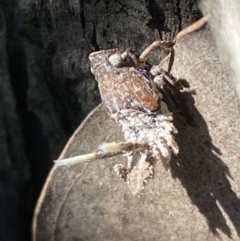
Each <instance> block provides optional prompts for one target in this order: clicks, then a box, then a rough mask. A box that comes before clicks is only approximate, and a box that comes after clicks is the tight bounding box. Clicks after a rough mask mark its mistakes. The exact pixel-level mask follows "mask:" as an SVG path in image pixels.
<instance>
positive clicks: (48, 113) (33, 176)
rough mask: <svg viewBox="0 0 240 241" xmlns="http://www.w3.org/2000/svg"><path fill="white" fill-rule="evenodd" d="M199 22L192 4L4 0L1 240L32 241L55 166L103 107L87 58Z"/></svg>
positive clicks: (0, 23)
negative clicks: (35, 216)
mask: <svg viewBox="0 0 240 241" xmlns="http://www.w3.org/2000/svg"><path fill="white" fill-rule="evenodd" d="M199 16H200V13H199V11H198V10H197V4H196V1H194V0H180V1H179V0H173V1H168V0H164V1H162V0H154V1H139V0H130V1H129V0H128V1H122V0H119V1H107V0H101V1H84V0H80V1H72V0H56V1H50V0H49V1H45V0H37V1H31V0H28V1H23V0H19V1H17V0H10V1H8V0H1V2H0V78H1V79H0V98H1V102H0V125H1V128H0V130H1V131H0V142H1V143H0V144H1V148H0V157H1V172H0V212H1V218H0V239H1V240H7V241H15V240H20V239H22V240H28V239H30V223H31V215H32V211H33V208H34V205H35V201H36V199H37V197H38V194H39V191H40V189H41V187H42V184H43V182H44V180H45V177H46V175H47V173H48V171H49V169H50V167H51V165H52V160H53V159H54V158H56V157H57V156H58V155H59V153H60V151H61V149H62V148H63V145H64V144H65V143H66V141H67V139H68V138H69V136H70V135H71V134H72V132H73V131H74V129H75V128H76V127H77V126H78V124H79V123H80V122H81V121H82V120H83V118H84V117H85V116H86V114H87V113H88V112H89V111H90V110H91V109H92V108H93V107H94V106H96V105H97V103H99V102H100V98H99V93H98V89H97V84H96V82H95V80H94V79H93V76H92V75H91V74H90V72H89V63H88V60H87V56H88V54H89V53H90V52H92V51H95V50H98V49H105V48H113V47H121V48H130V49H131V50H133V51H136V52H138V53H139V52H141V51H142V50H143V49H144V48H145V47H146V46H147V45H148V44H149V43H151V42H153V41H154V40H156V39H159V38H162V39H173V38H174V36H175V34H176V33H177V32H178V31H179V30H180V29H181V28H183V27H185V26H187V25H188V24H190V23H191V22H193V21H195V20H196V19H197V18H199ZM158 55H159V56H160V54H159V53H158ZM159 56H156V55H155V57H157V58H158V59H159V58H160V57H159Z"/></svg>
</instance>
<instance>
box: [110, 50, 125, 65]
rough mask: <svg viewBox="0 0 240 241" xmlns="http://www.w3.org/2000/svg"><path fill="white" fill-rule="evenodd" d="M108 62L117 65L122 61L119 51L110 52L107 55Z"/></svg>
mask: <svg viewBox="0 0 240 241" xmlns="http://www.w3.org/2000/svg"><path fill="white" fill-rule="evenodd" d="M108 60H109V62H110V63H111V65H112V66H114V67H118V66H119V65H120V64H121V63H122V62H123V60H122V57H121V55H120V54H119V53H115V54H112V55H110V56H109V57H108Z"/></svg>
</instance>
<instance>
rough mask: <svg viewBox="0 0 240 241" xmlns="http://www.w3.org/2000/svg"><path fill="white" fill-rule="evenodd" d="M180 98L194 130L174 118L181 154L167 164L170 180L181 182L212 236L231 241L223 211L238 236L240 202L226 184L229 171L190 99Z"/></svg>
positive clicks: (227, 183)
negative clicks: (219, 233)
mask: <svg viewBox="0 0 240 241" xmlns="http://www.w3.org/2000/svg"><path fill="white" fill-rule="evenodd" d="M183 97H184V99H185V100H186V102H187V103H188V104H187V107H188V109H189V111H190V113H191V114H192V116H193V121H194V126H190V125H186V124H184V123H183V122H181V121H179V117H178V116H175V120H176V123H175V125H176V127H177V129H178V130H179V134H178V135H177V136H176V139H177V143H178V145H179V149H180V153H179V155H178V156H177V157H173V158H172V161H171V163H170V166H171V172H172V176H173V178H178V179H179V180H180V181H181V183H182V185H183V186H184V187H185V188H186V191H187V193H188V195H189V197H190V199H191V201H192V203H193V204H194V205H196V206H197V207H198V209H199V211H200V212H201V213H202V214H203V215H204V217H205V218H206V220H207V223H208V226H209V228H210V230H211V231H212V232H213V233H214V234H215V235H218V231H217V230H221V231H222V232H223V233H225V234H226V235H227V236H228V237H229V238H231V230H230V227H229V226H228V224H227V222H226V219H225V218H224V215H223V212H222V210H224V212H225V213H226V214H227V215H228V216H229V218H230V220H231V221H232V223H233V225H234V227H235V229H236V231H237V233H238V234H239V235H240V222H239V220H240V199H239V198H238V197H237V195H236V193H235V192H234V191H233V190H232V188H231V184H230V182H229V180H228V178H231V174H230V172H229V169H228V167H227V166H226V164H225V163H224V162H223V161H222V160H221V158H220V155H221V151H220V150H219V149H218V148H217V147H215V146H213V144H212V140H211V137H210V135H209V132H208V127H207V124H206V122H205V120H204V119H203V117H202V115H201V114H200V113H199V112H198V110H197V109H196V108H195V107H194V100H193V98H192V96H190V95H189V94H185V95H184V96H183ZM220 207H221V208H220ZM221 209H222V210H221Z"/></svg>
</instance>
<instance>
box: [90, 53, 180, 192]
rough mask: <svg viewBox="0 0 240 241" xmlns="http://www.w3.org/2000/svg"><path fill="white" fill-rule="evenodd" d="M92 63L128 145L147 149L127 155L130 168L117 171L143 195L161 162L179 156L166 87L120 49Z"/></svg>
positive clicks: (95, 55)
mask: <svg viewBox="0 0 240 241" xmlns="http://www.w3.org/2000/svg"><path fill="white" fill-rule="evenodd" d="M89 59H90V63H91V71H92V73H93V74H94V75H95V79H96V80H97V81H98V85H99V90H100V94H101V98H102V101H103V103H104V105H105V106H106V108H107V110H108V113H109V114H110V116H111V118H113V119H114V120H115V121H116V122H117V123H118V124H120V125H121V127H122V130H123V132H124V135H125V139H126V141H127V143H131V146H135V145H142V146H144V148H143V149H141V150H139V149H138V150H136V149H134V148H133V149H131V151H127V152H126V154H127V157H128V165H127V168H125V167H124V166H123V165H116V166H115V168H114V169H115V171H117V173H118V174H119V175H120V176H121V177H123V178H124V179H125V180H126V181H127V185H128V187H129V189H130V190H131V192H132V193H133V194H136V193H139V192H140V191H141V190H142V188H143V187H144V183H146V182H147V180H148V179H149V178H152V177H153V164H154V162H155V161H156V160H159V159H160V160H162V162H163V163H164V164H165V166H166V165H167V164H168V162H169V161H170V158H171V153H172V152H173V153H174V154H177V153H178V146H177V143H176V142H175V140H174V136H173V133H177V130H176V128H175V127H174V125H173V123H172V120H173V118H172V113H171V112H170V111H169V110H168V108H167V105H166V103H165V102H163V100H162V94H161V88H163V86H162V84H160V85H157V83H158V82H159V79H161V76H160V78H159V76H158V78H157V80H158V82H154V79H155V77H154V76H153V74H151V72H150V71H146V70H145V69H142V68H140V64H139V63H138V62H136V58H135V56H133V55H132V54H130V53H129V52H127V51H124V50H120V49H110V50H103V51H98V52H94V53H92V54H90V55H89ZM160 75H161V74H160ZM137 159H138V161H137Z"/></svg>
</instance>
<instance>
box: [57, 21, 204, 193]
mask: <svg viewBox="0 0 240 241" xmlns="http://www.w3.org/2000/svg"><path fill="white" fill-rule="evenodd" d="M205 23H206V18H201V19H200V20H199V21H197V22H195V23H194V24H192V25H190V26H189V27H187V28H186V29H184V30H182V31H181V32H179V34H178V35H177V37H176V39H175V40H174V41H155V42H153V43H152V44H151V45H150V46H149V47H147V48H146V49H145V50H144V51H143V52H142V54H141V55H140V56H139V57H138V58H137V57H136V56H135V55H134V54H132V53H131V52H130V51H126V50H122V49H118V48H116V49H108V50H102V51H98V52H93V53H91V54H90V55H89V60H90V65H91V72H92V73H93V75H94V76H95V79H96V80H97V82H98V86H99V90H100V94H101V98H102V102H103V104H104V105H105V107H106V109H107V112H108V114H109V116H110V118H112V119H114V120H115V121H116V122H117V123H118V124H119V125H120V126H121V128H122V131H123V133H124V136H125V140H126V141H125V142H120V143H116V142H112V143H102V144H101V145H100V146H99V147H98V150H97V151H96V152H93V153H90V154H86V155H80V156H76V157H71V158H67V159H61V160H56V161H55V164H56V165H59V166H60V165H72V164H77V163H83V162H91V161H95V160H98V159H104V158H108V157H113V156H117V155H125V156H127V166H124V165H122V164H117V165H115V166H114V170H115V171H116V172H117V174H118V175H119V176H120V177H122V178H123V179H124V180H125V181H126V183H127V186H128V188H129V190H130V191H131V193H132V194H133V195H135V194H137V193H139V192H141V190H142V189H143V188H144V185H145V184H146V183H147V182H148V180H149V179H151V178H153V177H154V165H155V163H156V161H158V160H161V161H162V162H163V164H164V165H167V164H168V163H169V161H170V160H171V155H172V153H173V154H174V155H177V154H178V152H179V148H178V145H177V143H176V141H175V138H174V134H176V133H177V132H178V131H177V129H176V128H175V126H174V125H173V116H172V113H171V111H170V110H169V108H168V105H167V104H166V103H165V102H164V101H163V96H166V93H167V92H168V89H170V90H171V91H178V92H185V91H189V90H188V89H186V88H183V87H182V86H180V87H179V86H178V85H177V81H176V79H175V78H174V77H173V76H172V75H171V74H170V73H169V72H168V71H164V70H163V69H162V67H161V63H160V64H159V65H156V66H153V67H152V68H151V69H150V70H147V69H146V68H145V62H146V61H147V59H148V57H149V56H150V54H151V52H152V51H153V50H155V49H157V48H159V47H164V48H167V49H169V50H172V49H173V47H174V45H175V43H176V40H178V39H179V38H180V37H181V36H183V35H185V34H187V33H189V32H193V31H195V30H197V29H199V28H200V27H201V26H203V25H204V24H205Z"/></svg>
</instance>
